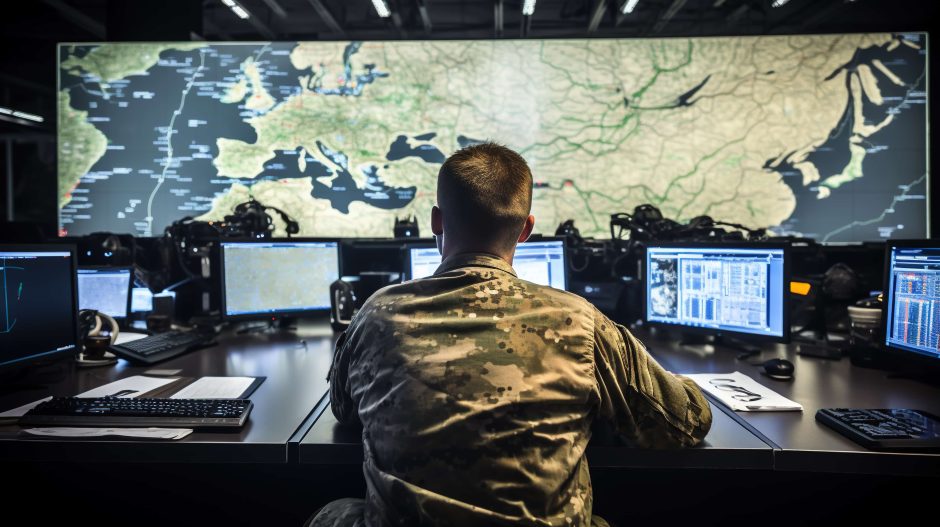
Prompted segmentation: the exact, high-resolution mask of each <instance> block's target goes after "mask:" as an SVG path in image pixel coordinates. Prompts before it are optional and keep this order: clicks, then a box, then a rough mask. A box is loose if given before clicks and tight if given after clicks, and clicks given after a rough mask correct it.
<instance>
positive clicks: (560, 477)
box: [313, 254, 711, 526]
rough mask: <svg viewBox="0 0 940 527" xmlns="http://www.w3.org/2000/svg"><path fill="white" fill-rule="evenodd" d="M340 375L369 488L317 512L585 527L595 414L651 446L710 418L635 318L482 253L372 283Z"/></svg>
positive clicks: (691, 437) (394, 521) (335, 401)
mask: <svg viewBox="0 0 940 527" xmlns="http://www.w3.org/2000/svg"><path fill="white" fill-rule="evenodd" d="M330 381H331V382H330V397H331V403H332V409H333V413H334V414H335V415H336V418H337V419H338V420H339V421H340V422H341V423H356V422H360V423H361V424H362V425H363V431H362V441H363V447H364V453H365V462H364V466H363V472H364V474H365V480H366V486H367V495H366V499H365V501H364V502H363V501H362V500H342V501H341V502H334V503H332V504H330V505H327V507H325V508H324V510H323V511H322V512H321V514H320V515H319V516H318V517H317V518H316V519H315V520H314V522H313V524H314V525H344V526H346V525H409V526H411V525H460V526H463V525H561V526H582V525H591V524H592V515H591V508H592V501H593V499H592V492H591V478H590V474H589V472H588V464H587V460H586V459H585V457H584V449H585V448H586V447H587V444H588V440H589V439H590V437H591V425H592V423H593V422H594V421H595V420H601V421H603V422H605V423H608V424H609V425H610V426H612V427H613V428H614V429H615V430H616V431H617V432H618V433H619V435H620V436H622V437H623V438H625V439H627V440H628V441H630V442H631V443H632V444H635V445H637V446H642V447H647V448H674V447H681V446H690V445H694V444H696V443H698V442H699V441H701V439H702V438H703V437H705V434H706V433H707V432H708V429H709V427H710V425H711V411H710V409H709V406H708V403H707V402H706V401H705V399H704V398H703V397H702V394H701V392H700V391H699V389H698V388H697V387H696V386H695V385H694V384H693V383H692V381H690V380H688V379H685V378H682V377H677V376H674V375H672V374H670V373H668V372H666V371H665V370H663V369H662V367H660V366H659V364H657V363H656V362H655V361H654V360H653V359H652V358H651V357H650V356H649V355H648V354H647V353H646V350H645V349H644V348H643V345H642V344H640V342H639V341H637V340H636V339H635V338H634V337H633V336H632V335H631V334H630V333H629V332H628V331H627V330H626V328H624V327H623V326H620V325H618V324H615V323H613V322H611V321H610V320H609V319H608V318H607V317H605V316H604V315H603V314H601V313H600V312H599V311H598V310H597V309H596V308H595V307H594V306H592V305H591V304H590V303H588V302H587V301H586V300H584V299H583V298H581V297H578V296H576V295H573V294H571V293H566V292H564V291H559V290H556V289H552V288H550V287H545V286H540V285H536V284H532V283H530V282H526V281H523V280H520V279H519V278H517V277H516V274H515V272H514V271H513V269H512V267H510V266H509V264H507V263H506V262H505V261H503V260H502V259H499V258H496V257H494V256H489V255H485V254H462V255H455V256H452V257H450V258H447V259H446V260H445V261H444V262H443V263H442V264H441V266H440V267H439V268H438V270H437V272H436V273H435V274H434V276H432V277H429V278H426V279H423V280H414V281H411V282H405V283H403V284H400V285H394V286H390V287H387V288H385V289H383V290H381V291H379V292H378V293H376V294H375V295H373V296H372V297H371V298H370V299H369V300H368V301H367V302H366V304H365V305H364V306H363V308H362V310H361V311H360V312H359V313H358V315H357V316H356V317H355V319H354V320H353V322H352V325H351V326H350V327H349V330H348V331H346V333H345V335H344V336H343V337H341V339H340V341H338V342H337V348H336V355H335V357H334V360H333V367H332V369H331V373H330ZM359 514H361V515H364V516H357V515H359ZM593 522H594V524H595V525H598V524H600V525H605V524H606V523H604V522H603V520H599V519H598V518H594V519H593Z"/></svg>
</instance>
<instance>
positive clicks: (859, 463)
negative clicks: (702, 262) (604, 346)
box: [634, 329, 940, 476]
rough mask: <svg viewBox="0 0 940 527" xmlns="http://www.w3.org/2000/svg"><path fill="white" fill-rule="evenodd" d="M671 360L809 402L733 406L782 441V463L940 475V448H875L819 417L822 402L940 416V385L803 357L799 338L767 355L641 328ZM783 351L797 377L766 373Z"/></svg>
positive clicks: (796, 467) (656, 351) (680, 368)
mask: <svg viewBox="0 0 940 527" xmlns="http://www.w3.org/2000/svg"><path fill="white" fill-rule="evenodd" d="M634 334H635V335H636V336H637V337H638V338H639V339H640V340H642V341H643V342H644V343H645V344H646V346H647V348H648V349H649V350H650V353H651V354H652V355H653V356H654V357H655V358H656V359H657V360H659V361H660V363H661V364H663V366H665V367H666V368H667V369H669V370H671V371H675V372H677V373H730V372H733V371H740V372H741V373H744V374H745V375H749V376H750V377H752V378H753V379H755V380H756V381H757V382H759V383H761V384H763V385H764V386H766V387H768V388H770V389H772V390H774V391H776V392H777V393H779V394H781V395H783V396H784V397H787V398H789V399H792V400H794V401H796V402H798V403H800V404H802V405H803V412H733V411H731V410H727V409H726V408H724V407H722V411H724V412H725V413H726V414H728V415H729V416H731V417H733V418H734V419H736V420H737V421H738V422H739V423H741V424H742V425H743V426H745V427H747V428H748V429H749V430H751V431H752V432H754V433H755V434H756V435H757V436H759V437H761V438H763V439H764V440H765V441H766V442H767V444H768V445H770V446H771V447H773V448H774V469H775V470H788V471H809V472H833V473H859V474H888V475H920V476H938V475H940V455H937V454H897V453H883V452H873V451H871V450H868V449H866V448H864V447H862V446H860V445H858V444H856V443H854V442H852V441H850V440H849V439H847V438H846V437H844V436H842V435H840V434H838V433H837V432H835V431H833V430H831V429H830V428H828V427H826V426H824V425H822V424H819V423H817V422H816V419H815V415H816V410H818V409H820V408H846V407H849V408H851V407H856V408H915V409H919V410H925V411H927V412H930V413H933V414H934V415H940V388H938V387H935V386H930V385H928V384H925V383H922V382H919V381H916V380H912V379H904V378H895V377H893V376H892V374H890V373H889V372H886V371H883V370H875V369H868V368H862V367H859V366H853V365H852V363H851V362H850V361H849V359H848V358H843V359H842V360H827V359H819V358H814V357H803V356H802V355H799V354H797V353H796V351H797V349H798V348H797V345H796V344H789V345H782V344H770V345H767V346H765V347H764V348H763V349H764V352H763V353H762V354H761V355H758V356H754V357H752V358H750V359H748V360H745V361H742V360H736V356H737V355H738V351H735V350H731V349H727V348H723V347H722V346H720V345H718V346H714V347H711V348H712V349H704V348H702V347H691V346H690V347H684V346H680V345H679V344H678V343H677V342H676V341H675V339H672V338H668V337H667V336H666V335H665V332H654V331H650V330H647V329H643V330H637V331H634ZM775 357H779V358H784V359H787V360H789V361H790V362H792V363H793V364H794V366H795V369H794V378H793V380H792V381H776V380H773V379H770V378H769V377H767V376H766V375H763V374H761V373H760V369H759V367H757V366H753V365H751V364H750V363H751V362H753V363H759V362H763V361H765V360H769V359H772V358H775Z"/></svg>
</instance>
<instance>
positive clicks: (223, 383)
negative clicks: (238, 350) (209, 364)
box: [170, 377, 255, 399]
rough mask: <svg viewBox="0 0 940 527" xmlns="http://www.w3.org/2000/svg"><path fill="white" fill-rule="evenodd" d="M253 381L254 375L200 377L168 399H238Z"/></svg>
mask: <svg viewBox="0 0 940 527" xmlns="http://www.w3.org/2000/svg"><path fill="white" fill-rule="evenodd" d="M253 382H255V378H254V377H202V378H200V379H199V380H197V381H196V382H194V383H192V384H190V385H189V386H186V387H184V388H183V389H182V390H180V391H178V392H176V393H174V394H173V395H172V396H170V399H238V398H239V397H240V396H241V394H243V393H245V390H247V389H248V387H249V386H251V383H253Z"/></svg>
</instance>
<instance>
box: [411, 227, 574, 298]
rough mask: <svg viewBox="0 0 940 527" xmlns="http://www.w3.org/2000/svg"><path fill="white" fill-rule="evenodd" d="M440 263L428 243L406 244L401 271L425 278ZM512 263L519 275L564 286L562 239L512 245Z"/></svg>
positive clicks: (433, 249)
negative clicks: (404, 261) (403, 267)
mask: <svg viewBox="0 0 940 527" xmlns="http://www.w3.org/2000/svg"><path fill="white" fill-rule="evenodd" d="M440 265H441V253H439V252H438V250H437V247H434V246H431V245H425V244H422V245H413V246H409V247H408V257H407V258H406V269H405V275H406V276H407V278H408V279H410V280H414V279H418V278H427V277H428V276H431V275H432V274H434V271H436V270H437V268H438V266H440ZM512 266H513V268H514V269H515V270H516V274H517V275H518V276H519V278H521V279H523V280H526V281H528V282H534V283H536V284H541V285H547V286H551V287H554V288H555V289H561V290H566V289H567V287H568V263H567V259H566V257H565V242H564V241H563V240H553V239H548V240H538V241H529V242H522V243H520V244H519V245H517V246H516V255H515V256H514V257H513V261H512Z"/></svg>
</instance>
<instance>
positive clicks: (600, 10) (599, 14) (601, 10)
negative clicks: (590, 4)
mask: <svg viewBox="0 0 940 527" xmlns="http://www.w3.org/2000/svg"><path fill="white" fill-rule="evenodd" d="M606 12H607V0H597V4H595V5H594V11H592V12H591V18H590V19H589V20H588V27H587V32H588V33H593V32H595V31H597V26H599V25H601V20H603V19H604V14H605V13H606Z"/></svg>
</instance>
